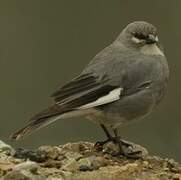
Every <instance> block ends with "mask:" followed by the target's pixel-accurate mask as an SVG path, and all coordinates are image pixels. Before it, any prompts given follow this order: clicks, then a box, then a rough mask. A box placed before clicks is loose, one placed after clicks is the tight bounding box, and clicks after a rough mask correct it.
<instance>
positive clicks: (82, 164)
mask: <svg viewBox="0 0 181 180" xmlns="http://www.w3.org/2000/svg"><path fill="white" fill-rule="evenodd" d="M78 165H79V170H80V171H88V170H93V168H92V163H91V160H90V157H89V158H82V159H80V160H79V161H78Z"/></svg>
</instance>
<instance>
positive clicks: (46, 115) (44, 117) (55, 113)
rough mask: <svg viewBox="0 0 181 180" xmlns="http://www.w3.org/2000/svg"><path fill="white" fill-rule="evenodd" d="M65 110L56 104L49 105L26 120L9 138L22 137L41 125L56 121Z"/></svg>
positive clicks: (17, 138) (16, 138)
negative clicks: (25, 123) (22, 126)
mask: <svg viewBox="0 0 181 180" xmlns="http://www.w3.org/2000/svg"><path fill="white" fill-rule="evenodd" d="M63 113H65V112H63V111H61V110H60V108H59V107H58V106H56V105H54V106H51V107H49V108H47V109H45V110H44V111H42V112H40V113H39V114H37V115H35V116H34V117H33V118H31V119H30V120H29V121H28V124H27V125H26V126H25V127H24V128H22V129H20V130H18V131H16V132H15V133H13V134H12V135H11V136H10V138H11V139H13V140H19V139H22V138H23V137H24V136H25V135H28V134H30V133H32V132H34V131H36V130H38V129H40V128H42V127H45V126H47V125H48V124H50V123H52V122H54V121H56V120H57V119H59V118H60V115H61V114H63Z"/></svg>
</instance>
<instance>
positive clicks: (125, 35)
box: [11, 21, 169, 156]
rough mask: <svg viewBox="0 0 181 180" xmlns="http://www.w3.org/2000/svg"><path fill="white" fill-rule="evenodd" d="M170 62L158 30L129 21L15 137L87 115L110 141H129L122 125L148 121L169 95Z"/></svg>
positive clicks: (121, 146) (18, 137) (118, 142)
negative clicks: (122, 130) (122, 132)
mask: <svg viewBox="0 0 181 180" xmlns="http://www.w3.org/2000/svg"><path fill="white" fill-rule="evenodd" d="M168 80H169V66H168V62H167V58H166V56H165V53H164V50H163V48H162V45H161V44H160V41H159V38H158V31H157V28H156V27H155V26H154V25H152V24H151V23H148V22H145V21H135V22H132V23H130V24H128V25H127V26H126V27H125V28H124V29H123V30H122V31H121V33H120V34H119V35H118V36H117V38H116V39H115V40H114V41H113V42H112V43H111V44H110V45H109V46H107V47H105V48H104V49H103V50H102V51H100V52H99V53H98V54H97V55H96V56H95V57H94V58H93V59H92V60H91V61H90V63H89V64H88V65H87V66H86V67H85V69H84V70H83V71H82V72H81V73H80V74H79V75H78V76H76V77H75V78H73V79H72V80H71V81H69V82H68V83H66V84H65V85H63V86H62V87H60V88H59V89H58V90H57V91H55V92H54V93H53V94H52V95H51V97H52V98H53V100H54V103H53V104H52V105H51V106H50V107H48V108H46V109H44V110H43V111H41V112H40V113H38V114H36V115H35V116H33V117H32V118H31V119H30V120H29V121H28V122H27V124H26V125H25V127H24V128H22V129H20V130H18V131H16V132H15V133H13V134H12V135H11V139H14V140H19V139H22V138H23V137H24V136H25V135H27V134H30V133H32V132H33V131H36V130H38V129H40V128H42V127H44V126H47V125H49V124H50V123H53V122H54V121H57V120H60V119H67V118H72V117H79V116H84V117H85V118H87V119H89V120H91V121H93V122H95V123H97V124H98V125H99V126H100V127H101V128H102V129H103V130H104V132H105V134H106V137H107V140H106V141H102V142H103V143H104V142H108V141H113V142H115V143H117V144H118V145H119V148H120V152H121V153H122V154H123V155H125V156H128V155H129V154H128V153H127V152H125V151H124V150H123V145H128V146H129V144H128V143H126V142H124V141H123V140H122V139H121V138H120V136H119V133H118V128H119V126H121V125H122V124H127V123H129V122H133V121H135V120H138V119H144V118H145V117H146V116H147V115H149V114H150V113H151V112H152V110H153V109H154V108H155V107H156V106H157V105H158V104H159V103H160V101H161V100H162V99H163V97H164V95H165V94H166V90H167V86H168Z"/></svg>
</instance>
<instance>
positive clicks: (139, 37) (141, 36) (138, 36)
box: [133, 33, 148, 39]
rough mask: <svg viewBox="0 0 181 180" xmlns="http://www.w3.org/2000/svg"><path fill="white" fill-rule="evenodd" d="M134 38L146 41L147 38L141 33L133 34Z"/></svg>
mask: <svg viewBox="0 0 181 180" xmlns="http://www.w3.org/2000/svg"><path fill="white" fill-rule="evenodd" d="M133 35H134V37H135V38H137V39H147V38H148V37H147V36H146V35H144V34H142V33H134V34H133Z"/></svg>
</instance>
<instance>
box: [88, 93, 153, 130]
mask: <svg viewBox="0 0 181 180" xmlns="http://www.w3.org/2000/svg"><path fill="white" fill-rule="evenodd" d="M155 104H156V103H155V101H154V97H153V95H152V94H151V93H150V92H149V91H142V92H138V93H136V94H133V95H130V96H125V97H122V98H121V99H120V100H118V101H116V102H113V103H110V104H107V105H104V106H100V107H99V108H97V109H96V110H97V113H95V114H94V115H92V116H90V119H92V120H94V121H95V122H97V123H103V124H106V125H109V126H112V127H117V126H119V125H121V124H124V123H128V122H130V121H132V120H137V119H142V118H143V117H145V116H146V115H147V114H149V113H150V112H151V111H152V109H153V107H154V106H155Z"/></svg>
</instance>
